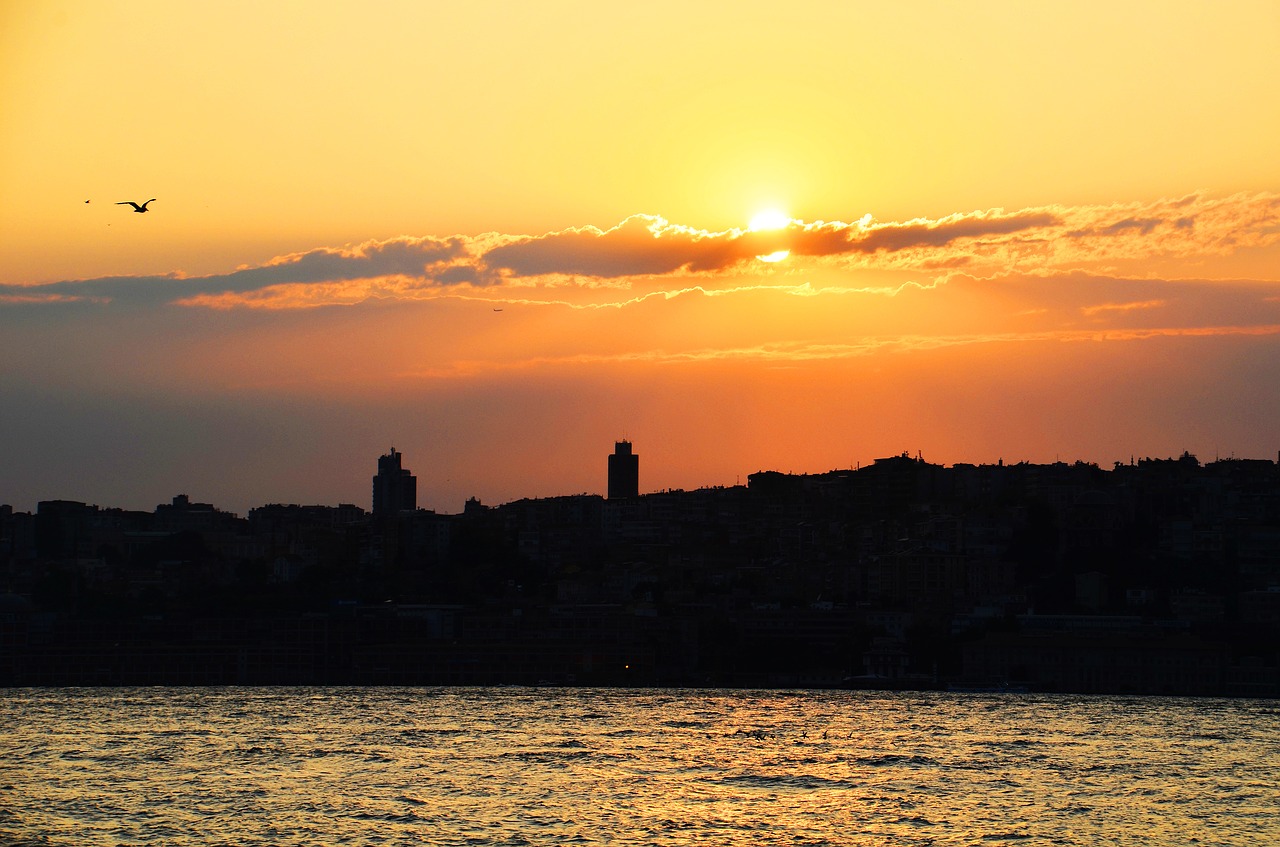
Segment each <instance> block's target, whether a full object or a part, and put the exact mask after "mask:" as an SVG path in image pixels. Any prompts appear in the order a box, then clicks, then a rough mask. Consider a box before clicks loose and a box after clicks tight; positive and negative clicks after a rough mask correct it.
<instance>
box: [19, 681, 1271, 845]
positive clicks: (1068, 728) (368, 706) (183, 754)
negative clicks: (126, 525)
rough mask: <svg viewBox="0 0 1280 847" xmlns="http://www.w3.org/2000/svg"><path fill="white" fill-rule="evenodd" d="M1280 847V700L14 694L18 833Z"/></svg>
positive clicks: (36, 839) (561, 692) (225, 840)
mask: <svg viewBox="0 0 1280 847" xmlns="http://www.w3.org/2000/svg"><path fill="white" fill-rule="evenodd" d="M564 843H578V844H611V845H632V844H653V845H693V844H697V845H748V844H750V845H760V844H786V845H817V844H832V845H837V844H840V845H843V844H868V845H870V844H875V845H915V844H919V845H930V844H932V845H947V844H1019V845H1027V844H1088V845H1094V844H1104V843H1113V844H1114V843H1120V844H1125V843H1128V844H1144V845H1146V844H1178V845H1185V844H1192V843H1201V844H1250V845H1261V844H1273V843H1280V703H1277V702H1275V701H1225V700H1190V699H1186V700H1183V699H1155V698H1145V699H1139V698H1072V697H1047V696H1036V695H1010V694H1004V695H960V694H954V695H952V694H885V693H866V692H811V691H805V692H725V691H619V690H573V689H507V688H501V689H419V688H415V689H404V688H375V689H333V688H326V689H311V688H292V689H289V688H250V689H243V688H226V689H160V688H121V689H64V690H8V691H0V844H3V845H27V844H48V845H72V844H74V845H113V846H114V845H126V844H127V845H133V844H240V845H248V844H272V845H276V844H326V845H327V844H433V845H456V844H468V845H490V844H504V845H519V844H564Z"/></svg>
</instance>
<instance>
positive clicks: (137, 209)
mask: <svg viewBox="0 0 1280 847" xmlns="http://www.w3.org/2000/svg"><path fill="white" fill-rule="evenodd" d="M154 202H156V198H154V197H152V198H151V199H150V200H148V201H147V202H146V203H143V204H142V205H141V206H139V205H138V204H137V203H135V202H133V201H132V200H121V201H120V202H119V203H117V204H116V205H117V206H132V207H133V210H134V211H135V212H137V213H138V214H142V213H143V212H145V211H146V210H147V203H154Z"/></svg>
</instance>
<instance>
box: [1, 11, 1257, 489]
mask: <svg viewBox="0 0 1280 847" xmlns="http://www.w3.org/2000/svg"><path fill="white" fill-rule="evenodd" d="M1276 44H1280V4H1277V3H1275V2H1232V1H1231V0H1227V2H1222V3H1214V4H1206V3H1191V2H1185V3H1184V2H1168V0H1164V2H1150V3H1148V2H1125V3H1114V2H1106V3H1102V2H1081V3H1071V4H1049V3H1024V2H1008V3H1005V2H987V1H986V0H975V2H968V3H950V2H947V3H944V2H906V3H893V4H890V3H870V2H865V3H864V2H847V0H846V1H845V2H810V1H809V0H792V2H789V3H787V4H778V3H776V2H775V3H765V2H750V1H749V0H739V2H735V3H717V2H707V3H695V4H689V3H686V2H666V0H656V2H649V3H644V4H621V3H598V2H597V3H587V2H564V0H547V2H540V3H528V4H525V3H496V2H468V3H465V4H461V3H459V4H444V3H422V2H378V0H361V2H359V3H356V2H323V1H322V0H317V2H272V3H260V2H223V3H218V4H194V3H190V4H189V3H172V2H168V1H167V0H165V2H139V1H138V0H120V1H119V2H113V3H100V2H87V0H86V2H74V0H0V503H8V504H10V505H12V506H13V507H14V508H15V509H17V510H22V511H33V510H35V508H36V505H37V503H38V502H39V501H40V500H51V499H70V500H80V501H84V502H88V503H95V504H98V505H102V506H104V507H105V506H119V507H124V508H134V509H145V510H150V509H153V508H154V507H155V505H156V504H158V503H164V502H169V500H170V499H171V498H172V497H173V496H174V495H176V494H180V493H183V494H187V495H189V496H190V497H191V498H192V499H193V500H197V501H201V502H211V503H213V504H214V505H216V506H218V507H219V508H223V509H226V510H229V511H234V512H237V513H240V514H245V513H247V511H248V510H249V509H250V508H253V507H254V506H258V505H263V504H267V503H320V504H331V505H334V504H337V503H355V504H357V505H361V506H363V507H365V508H368V507H369V506H370V498H371V487H370V478H371V477H372V475H373V473H374V472H375V471H376V466H377V457H378V456H379V455H381V454H383V453H386V452H387V451H388V450H389V449H391V448H392V447H394V448H395V449H397V450H399V451H400V452H401V453H402V454H403V458H404V465H405V466H406V467H408V468H409V469H410V470H412V471H413V472H414V473H415V474H416V475H417V477H418V496H419V504H420V505H421V506H423V507H425V508H429V509H434V510H436V511H440V512H444V513H455V512H458V511H461V509H462V507H463V504H464V502H465V501H466V499H467V498H470V497H476V498H478V499H479V500H481V501H482V502H484V503H487V504H490V505H496V504H499V503H504V502H510V501H512V500H516V499H519V498H523V497H547V496H556V495H565V494H578V493H603V492H604V491H605V487H606V457H607V455H608V454H609V453H610V452H612V450H613V444H614V442H615V441H617V440H621V439H627V440H630V441H631V442H632V443H633V445H634V448H635V451H636V452H637V453H638V454H639V456H640V487H641V490H642V491H657V490H663V489H675V488H684V489H692V488H699V487H704V486H715V485H734V484H737V483H744V482H746V478H747V475H748V474H750V473H753V472H755V471H758V470H779V471H783V472H791V473H821V472H825V471H828V470H833V469H837V468H849V467H858V466H859V465H863V464H868V463H870V462H872V461H874V460H875V459H876V458H879V457H884V456H891V455H899V454H902V453H904V452H905V453H908V454H910V455H912V456H917V455H918V456H921V457H922V458H924V459H925V460H926V461H930V462H933V463H936V464H943V465H952V464H956V463H962V462H969V463H987V462H996V461H999V460H1003V461H1005V462H1006V463H1009V462H1019V461H1029V462H1053V461H1068V462H1073V461H1077V460H1080V461H1087V462H1096V463H1098V464H1099V465H1101V466H1103V467H1107V468H1109V467H1111V466H1112V464H1113V463H1115V462H1129V461H1131V460H1133V459H1135V458H1144V457H1161V458H1163V457H1170V456H1178V455H1181V453H1182V452H1183V451H1190V452H1192V453H1193V454H1195V455H1197V456H1198V457H1199V458H1200V459H1201V460H1202V461H1212V460H1213V459H1215V458H1226V457H1232V456H1234V457H1237V458H1267V459H1276V458H1277V457H1278V456H1280V431H1278V430H1277V426H1276V422H1277V421H1280V155H1277V154H1276V151H1277V150H1280V95H1278V94H1277V93H1276V83H1275V81H1276V80H1277V79H1280V50H1276V49H1275V46H1276ZM151 198H155V199H154V200H152V201H151V203H150V204H149V205H148V206H147V211H146V213H143V214H139V213H136V212H134V210H133V208H132V207H131V206H129V205H120V204H121V203H124V202H125V201H133V202H137V203H142V202H143V201H146V200H149V199H151Z"/></svg>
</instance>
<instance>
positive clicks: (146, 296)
mask: <svg viewBox="0 0 1280 847" xmlns="http://www.w3.org/2000/svg"><path fill="white" fill-rule="evenodd" d="M465 255H466V242H465V241H464V240H463V239H461V238H449V239H434V238H397V239H392V240H390V241H382V242H370V243H368V244H363V245H360V246H359V247H356V248H354V249H349V250H344V249H332V248H320V249H317V250H311V251H308V252H306V253H297V254H293V255H289V256H282V257H280V258H279V259H276V260H274V261H272V262H270V263H269V264H266V265H261V266H259V267H256V268H242V269H240V270H236V271H232V272H231V273H226V274H216V275H213V276H202V277H179V276H133V277H127V276H115V277H98V278H96V279H85V280H65V281H62V282H53V283H48V284H46V285H39V286H24V285H0V302H3V301H4V300H9V301H10V302H14V303H23V302H30V301H33V300H36V299H38V300H40V301H44V302H50V301H55V300H59V299H77V300H99V299H101V300H110V301H111V302H113V303H118V304H122V305H147V304H159V303H171V302H174V301H177V300H184V299H187V298H190V297H197V296H200V295H216V294H228V293H231V294H236V293H247V292H253V291H259V290H261V289H264V288H270V287H271V286H275V285H290V284H304V285H305V284H313V283H323V282H341V281H347V280H357V279H374V278H378V277H387V276H408V277H423V276H426V275H427V272H428V269H429V268H432V267H436V268H440V269H441V273H440V274H439V281H440V282H442V283H444V282H450V281H467V280H466V279H458V277H460V276H462V277H465V276H466V275H467V272H464V273H462V274H459V273H456V272H453V271H452V269H451V268H450V267H449V266H448V263H449V262H452V261H454V260H457V259H459V258H461V257H463V256H465ZM468 270H469V269H468ZM472 275H474V274H473V273H472Z"/></svg>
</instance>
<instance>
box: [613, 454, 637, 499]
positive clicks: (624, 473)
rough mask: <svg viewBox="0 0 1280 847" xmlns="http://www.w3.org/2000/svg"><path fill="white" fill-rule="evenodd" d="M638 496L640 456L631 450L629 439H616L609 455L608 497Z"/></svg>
mask: <svg viewBox="0 0 1280 847" xmlns="http://www.w3.org/2000/svg"><path fill="white" fill-rule="evenodd" d="M639 496H640V456H639V454H637V453H632V452H631V442H630V441H617V442H615V443H614V445H613V455H611V456H610V457H609V499H610V500H625V499H627V498H628V497H639Z"/></svg>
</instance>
